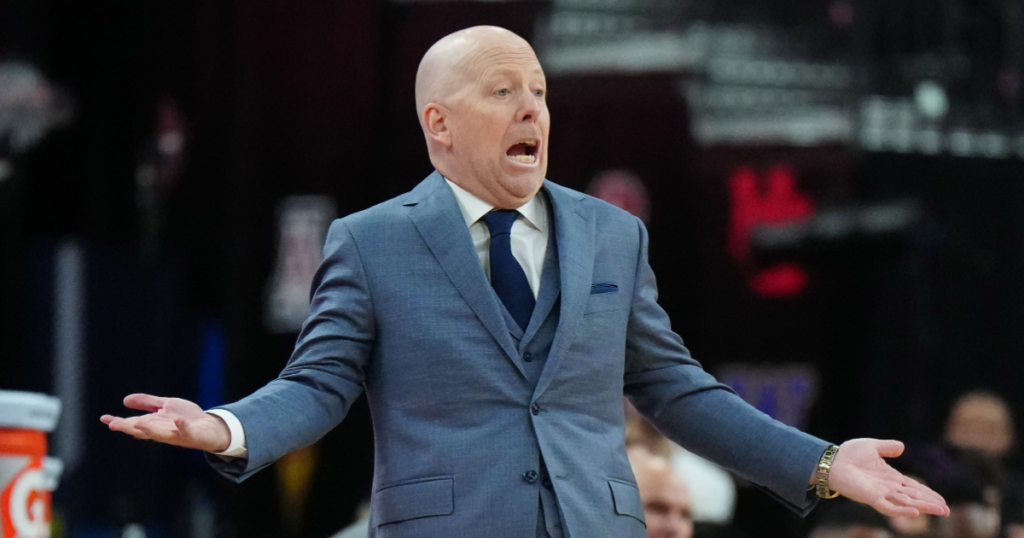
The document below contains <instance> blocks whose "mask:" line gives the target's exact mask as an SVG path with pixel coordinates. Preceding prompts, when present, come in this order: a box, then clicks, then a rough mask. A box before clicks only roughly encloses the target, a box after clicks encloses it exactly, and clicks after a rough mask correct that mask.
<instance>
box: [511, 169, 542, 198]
mask: <svg viewBox="0 0 1024 538" xmlns="http://www.w3.org/2000/svg"><path fill="white" fill-rule="evenodd" d="M502 183H504V187H505V190H506V191H508V192H509V194H512V195H513V196H515V197H516V198H533V196H534V195H535V194H537V191H539V190H540V188H541V186H542V185H543V184H544V175H543V174H537V175H534V174H530V175H529V176H519V177H510V178H505V180H504V181H503V182H502Z"/></svg>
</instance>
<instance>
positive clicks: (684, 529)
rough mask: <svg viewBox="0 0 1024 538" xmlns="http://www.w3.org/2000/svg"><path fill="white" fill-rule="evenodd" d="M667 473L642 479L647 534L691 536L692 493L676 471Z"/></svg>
mask: <svg viewBox="0 0 1024 538" xmlns="http://www.w3.org/2000/svg"><path fill="white" fill-rule="evenodd" d="M670 473H671V474H670ZM665 474H666V475H667V476H662V477H651V478H647V479H646V480H644V481H639V480H638V484H639V486H640V498H641V499H643V503H644V519H646V520H647V537H648V538H691V537H692V536H693V520H691V519H690V494H689V492H688V491H687V490H686V486H685V485H683V484H682V482H681V481H680V480H679V478H678V477H676V476H674V472H673V471H671V470H669V472H668V473H665ZM638 478H639V477H638ZM645 478H646V477H645Z"/></svg>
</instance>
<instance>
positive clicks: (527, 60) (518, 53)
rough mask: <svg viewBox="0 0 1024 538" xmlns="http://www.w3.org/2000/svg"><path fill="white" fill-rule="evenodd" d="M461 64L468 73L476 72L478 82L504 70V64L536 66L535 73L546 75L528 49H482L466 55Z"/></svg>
mask: <svg viewBox="0 0 1024 538" xmlns="http://www.w3.org/2000/svg"><path fill="white" fill-rule="evenodd" d="M459 63H460V64H461V65H460V67H461V68H462V69H463V70H465V71H466V72H467V73H472V72H474V71H475V72H476V73H477V76H476V77H474V78H476V79H477V80H482V79H484V78H486V77H487V76H488V75H490V74H492V73H494V72H495V71H496V70H499V69H502V67H501V65H502V64H535V66H536V69H535V70H534V71H537V72H539V73H540V74H541V76H543V74H544V70H543V69H542V68H541V66H540V62H538V61H537V56H536V55H534V54H533V50H532V49H530V48H528V47H518V50H509V49H508V48H507V47H502V48H480V49H478V50H476V51H473V52H471V53H468V54H466V56H465V57H464V58H463V60H462V61H461V62H459ZM505 70H509V68H505Z"/></svg>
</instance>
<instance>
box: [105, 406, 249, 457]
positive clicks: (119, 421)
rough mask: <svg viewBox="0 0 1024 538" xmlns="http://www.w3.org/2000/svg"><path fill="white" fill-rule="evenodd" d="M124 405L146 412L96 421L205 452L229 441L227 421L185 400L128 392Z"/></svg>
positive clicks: (222, 447) (217, 449)
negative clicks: (145, 412)
mask: <svg viewBox="0 0 1024 538" xmlns="http://www.w3.org/2000/svg"><path fill="white" fill-rule="evenodd" d="M124 405H125V406H127V407H129V408H131V409H138V410H140V411H147V414H145V415H140V416H137V417H128V418H121V417H115V416H112V415H103V416H102V417H100V421H101V422H103V423H104V424H106V425H107V427H109V428H110V429H111V430H113V431H118V432H123V433H126V434H128V435H131V436H132V437H135V438H136V439H148V440H151V441H159V442H161V443H167V444H169V445H175V446H181V447H185V448H198V449H200V450H205V451H207V452H222V451H224V450H227V448H228V445H229V444H230V443H231V432H230V431H229V430H228V426H227V424H225V423H224V421H223V420H221V419H220V418H219V417H217V416H214V415H211V414H209V413H206V412H205V411H203V410H202V408H200V407H199V406H198V405H196V404H194V403H192V402H190V401H188V400H182V399H180V398H161V397H159V396H151V395H149V394H132V395H129V396H128V397H126V398H125V399H124Z"/></svg>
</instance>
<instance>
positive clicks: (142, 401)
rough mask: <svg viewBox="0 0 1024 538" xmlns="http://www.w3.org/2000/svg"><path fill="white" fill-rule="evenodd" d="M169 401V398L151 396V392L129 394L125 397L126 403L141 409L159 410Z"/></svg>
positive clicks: (133, 407)
mask: <svg viewBox="0 0 1024 538" xmlns="http://www.w3.org/2000/svg"><path fill="white" fill-rule="evenodd" d="M166 403H167V398H161V397H159V396H151V395H149V394H129V395H128V396H126V397H125V399H124V405H125V406H126V407H130V408H132V409H138V410H140V411H149V412H150V413H152V412H154V411H159V410H160V408H162V407H163V406H164V405H165V404H166Z"/></svg>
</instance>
